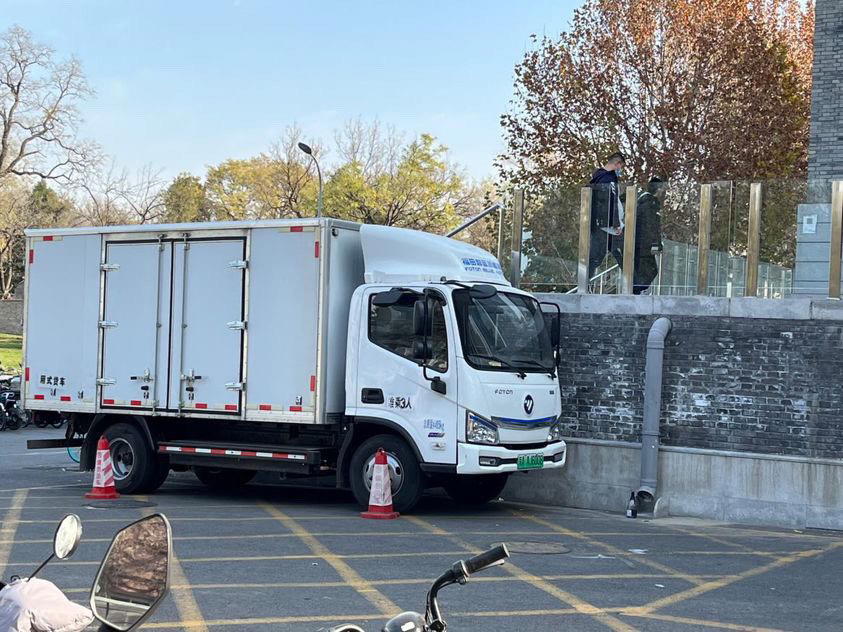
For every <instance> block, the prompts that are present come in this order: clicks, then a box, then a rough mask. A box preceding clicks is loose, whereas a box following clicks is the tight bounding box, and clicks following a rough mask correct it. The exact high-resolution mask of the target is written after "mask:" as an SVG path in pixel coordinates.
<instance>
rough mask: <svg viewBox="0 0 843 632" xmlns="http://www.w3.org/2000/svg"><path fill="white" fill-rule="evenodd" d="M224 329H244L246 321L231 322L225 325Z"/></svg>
mask: <svg viewBox="0 0 843 632" xmlns="http://www.w3.org/2000/svg"><path fill="white" fill-rule="evenodd" d="M225 326H226V327H228V328H229V329H246V321H245V320H232V321H231V322H229V323H226V324H225Z"/></svg>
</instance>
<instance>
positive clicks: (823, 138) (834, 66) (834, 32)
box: [808, 0, 843, 178]
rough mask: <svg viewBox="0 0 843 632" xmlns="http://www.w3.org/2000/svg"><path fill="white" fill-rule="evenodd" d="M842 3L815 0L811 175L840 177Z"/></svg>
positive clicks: (842, 171)
mask: <svg viewBox="0 0 843 632" xmlns="http://www.w3.org/2000/svg"><path fill="white" fill-rule="evenodd" d="M841 54H843V2H841V0H817V2H816V30H815V31H814V81H813V83H814V87H813V94H812V102H811V144H810V149H809V154H808V173H809V176H810V177H811V178H840V177H843V64H841V63H840V56H841Z"/></svg>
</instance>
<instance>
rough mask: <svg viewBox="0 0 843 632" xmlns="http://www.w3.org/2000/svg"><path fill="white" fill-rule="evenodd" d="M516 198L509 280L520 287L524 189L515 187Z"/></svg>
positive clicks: (513, 211)
mask: <svg viewBox="0 0 843 632" xmlns="http://www.w3.org/2000/svg"><path fill="white" fill-rule="evenodd" d="M514 198H515V199H514V201H513V205H512V246H511V248H512V250H511V257H512V258H511V259H510V268H509V282H510V283H511V284H512V287H519V286H520V285H521V240H522V236H523V230H524V189H515V195H514Z"/></svg>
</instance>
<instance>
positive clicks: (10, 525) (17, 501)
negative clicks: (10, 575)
mask: <svg viewBox="0 0 843 632" xmlns="http://www.w3.org/2000/svg"><path fill="white" fill-rule="evenodd" d="M28 493H29V492H28V490H25V489H20V490H18V491H17V492H16V493H15V496H14V498H12V504H11V506H10V507H9V509H8V511H7V512H6V515H5V516H4V517H3V521H2V522H0V537H2V538H3V541H2V542H0V577H4V576H5V570H6V563H7V562H8V561H9V555H10V554H11V552H12V546H14V541H15V533H17V530H18V523H19V520H20V514H21V511H23V504H24V503H25V502H26V495H27V494H28Z"/></svg>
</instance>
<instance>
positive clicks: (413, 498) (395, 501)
mask: <svg viewBox="0 0 843 632" xmlns="http://www.w3.org/2000/svg"><path fill="white" fill-rule="evenodd" d="M378 448H383V449H384V450H385V451H386V453H387V458H388V459H390V461H391V462H390V475H391V476H390V478H391V479H393V478H396V475H400V485H399V486H398V489H397V490H395V489H393V490H392V505H393V507H394V508H395V511H398V512H403V513H406V512H409V511H412V509H413V507H415V506H416V504H417V503H418V502H419V500H420V499H421V496H422V494H423V493H424V477H423V475H422V471H421V468H420V467H419V460H418V459H417V458H416V455H415V453H414V452H413V450H412V448H411V447H410V446H409V445H407V442H406V441H404V440H403V439H401V438H400V437H397V436H395V435H386V434H384V435H376V436H374V437H372V438H370V439H366V441H364V442H363V443H361V444H360V445H359V446H358V447H357V449H356V450H355V451H354V455H353V456H352V457H351V463H350V465H349V467H350V470H349V478H350V480H351V491H352V492H354V498H355V499H356V500H357V503H358V504H359V505H360V506H361V507H363V508H368V506H369V483H368V482H367V480H366V465H367V464H368V463H369V462H370V460H372V459H373V458H374V456H375V453H376V452H377V451H378ZM393 461H394V462H395V463H396V464H397V465H396V466H395V467H393V463H392V462H393ZM399 468H400V472H397V471H396V470H398V469H399Z"/></svg>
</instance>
